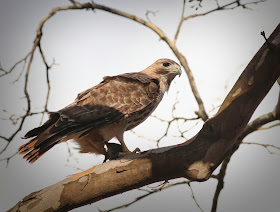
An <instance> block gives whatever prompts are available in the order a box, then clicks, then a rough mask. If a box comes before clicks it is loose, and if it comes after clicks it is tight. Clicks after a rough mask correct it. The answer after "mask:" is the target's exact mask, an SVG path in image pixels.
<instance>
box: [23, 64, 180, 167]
mask: <svg viewBox="0 0 280 212" xmlns="http://www.w3.org/2000/svg"><path fill="white" fill-rule="evenodd" d="M176 75H179V76H180V75H181V68H180V65H179V64H177V63H176V62H175V61H173V60H170V59H159V60H157V61H156V62H155V63H153V64H152V65H150V66H149V67H147V68H146V69H144V70H143V71H140V72H132V73H125V74H120V75H116V76H106V77H104V78H103V81H102V82H101V83H99V84H98V85H96V86H94V87H92V88H89V89H87V90H85V91H83V92H81V93H79V94H78V96H77V98H76V100H75V101H74V102H73V103H72V104H69V105H68V106H66V107H64V108H63V109H61V110H59V111H57V112H51V113H50V114H49V120H47V121H46V122H45V123H44V124H43V125H42V126H40V127H37V128H34V129H32V130H30V131H29V132H27V133H26V135H25V136H24V137H23V138H25V139H27V138H32V137H34V138H33V139H31V140H30V141H29V142H28V143H26V144H24V145H22V146H21V147H20V148H19V153H20V154H25V155H24V157H23V158H24V159H26V160H27V161H28V162H30V163H33V162H35V161H36V160H37V159H38V158H40V157H41V156H42V155H43V154H44V153H45V152H47V151H48V150H49V149H51V148H52V147H53V146H55V145H56V144H58V143H61V142H63V141H67V140H69V139H73V140H75V141H76V142H77V144H78V145H79V147H80V152H81V153H96V154H103V155H105V156H106V154H107V152H106V149H105V145H107V148H109V146H110V145H109V143H108V141H109V140H111V139H112V138H114V137H116V138H117V139H118V141H119V142H120V144H121V149H122V153H123V154H130V153H132V152H130V151H129V149H128V148H127V147H126V145H125V143H124V139H123V134H124V132H125V131H127V130H130V129H132V128H134V127H136V126H137V125H139V124H140V123H142V122H143V121H145V120H146V119H147V118H148V117H149V116H150V115H151V113H152V112H153V111H154V110H155V109H156V107H157V106H158V104H159V103H160V101H161V100H162V98H163V95H164V93H165V92H166V91H168V89H169V86H170V83H171V82H172V80H173V79H174V78H175V76H176ZM137 149H138V148H137ZM137 149H136V150H135V151H133V152H136V151H137Z"/></svg>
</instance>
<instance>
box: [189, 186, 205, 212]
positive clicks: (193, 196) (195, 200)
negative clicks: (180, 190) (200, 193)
mask: <svg viewBox="0 0 280 212" xmlns="http://www.w3.org/2000/svg"><path fill="white" fill-rule="evenodd" d="M187 185H188V186H189V187H190V190H191V193H192V194H191V196H192V198H193V200H194V202H195V204H196V206H197V207H198V208H199V209H200V211H201V212H203V210H202V208H201V207H200V205H199V204H198V201H197V199H196V198H195V195H194V191H193V189H192V187H191V183H190V182H188V183H187Z"/></svg>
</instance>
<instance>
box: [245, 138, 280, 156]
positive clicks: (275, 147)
mask: <svg viewBox="0 0 280 212" xmlns="http://www.w3.org/2000/svg"><path fill="white" fill-rule="evenodd" d="M241 144H248V145H257V146H262V147H264V148H265V149H266V150H267V151H268V152H269V153H270V154H278V155H279V153H276V152H272V151H271V150H269V147H270V148H274V149H277V150H279V151H280V147H279V146H275V145H272V144H261V143H256V142H244V141H243V142H242V143H241Z"/></svg>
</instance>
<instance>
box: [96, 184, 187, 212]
mask: <svg viewBox="0 0 280 212" xmlns="http://www.w3.org/2000/svg"><path fill="white" fill-rule="evenodd" d="M189 182H190V181H189V180H187V181H182V182H178V183H174V184H170V185H167V186H165V187H163V188H162V189H161V190H159V189H156V190H151V191H149V190H143V189H138V190H141V191H145V192H147V193H146V194H144V195H141V196H139V197H137V198H136V199H135V200H133V201H131V202H129V203H126V204H124V205H121V206H118V207H115V208H111V209H109V210H100V209H99V211H100V212H111V211H115V210H118V209H122V208H127V207H129V206H130V205H132V204H134V203H136V202H138V201H140V200H142V199H144V198H146V197H148V196H150V195H152V194H155V193H158V192H160V191H162V190H165V189H169V188H172V187H175V186H178V185H184V184H188V183H189Z"/></svg>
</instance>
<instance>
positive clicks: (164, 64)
mask: <svg viewBox="0 0 280 212" xmlns="http://www.w3.org/2000/svg"><path fill="white" fill-rule="evenodd" d="M162 65H163V66H164V67H168V66H170V65H171V64H170V63H169V62H164V63H163V64H162Z"/></svg>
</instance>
